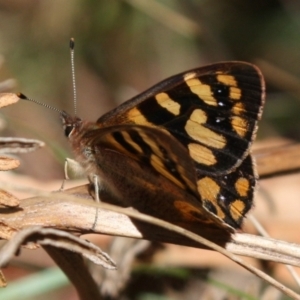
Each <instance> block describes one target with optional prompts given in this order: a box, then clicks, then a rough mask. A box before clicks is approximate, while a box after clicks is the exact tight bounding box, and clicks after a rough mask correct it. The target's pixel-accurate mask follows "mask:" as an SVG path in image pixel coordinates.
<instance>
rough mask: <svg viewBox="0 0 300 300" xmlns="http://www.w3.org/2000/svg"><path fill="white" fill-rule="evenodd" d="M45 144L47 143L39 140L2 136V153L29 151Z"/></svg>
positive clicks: (0, 144)
mask: <svg viewBox="0 0 300 300" xmlns="http://www.w3.org/2000/svg"><path fill="white" fill-rule="evenodd" d="M43 146H45V143H44V142H42V141H39V140H33V139H26V138H15V137H1V138H0V153H27V152H31V151H34V150H36V149H38V148H41V147H43Z"/></svg>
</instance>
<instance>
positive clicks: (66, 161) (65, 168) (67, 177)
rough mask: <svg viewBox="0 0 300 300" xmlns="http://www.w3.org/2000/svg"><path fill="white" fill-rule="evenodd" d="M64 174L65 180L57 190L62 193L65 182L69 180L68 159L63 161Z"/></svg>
mask: <svg viewBox="0 0 300 300" xmlns="http://www.w3.org/2000/svg"><path fill="white" fill-rule="evenodd" d="M64 173H65V178H64V179H63V181H62V183H61V186H60V188H59V191H60V192H63V191H64V189H65V183H66V181H67V180H69V179H70V178H69V175H68V158H66V159H65V163H64Z"/></svg>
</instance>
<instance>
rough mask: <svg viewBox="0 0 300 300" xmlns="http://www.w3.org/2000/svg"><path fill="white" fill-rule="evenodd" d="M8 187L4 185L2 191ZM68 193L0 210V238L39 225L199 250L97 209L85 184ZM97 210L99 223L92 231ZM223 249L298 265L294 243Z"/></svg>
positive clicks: (235, 243)
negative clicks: (142, 239)
mask: <svg viewBox="0 0 300 300" xmlns="http://www.w3.org/2000/svg"><path fill="white" fill-rule="evenodd" d="M7 187H8V186H7V185H5V186H4V185H3V188H6V189H7ZM10 187H11V186H10ZM26 191H27V192H28V189H27V190H26ZM31 192H33V189H31ZM35 192H36V191H35ZM66 192H67V191H66ZM68 193H70V194H71V195H73V196H70V195H67V194H65V193H45V192H44V193H43V195H44V196H45V197H46V196H47V198H44V197H41V196H38V197H34V198H28V199H24V200H22V201H21V205H20V209H18V210H14V209H11V210H9V209H5V210H1V209H0V237H2V238H3V239H10V238H11V237H12V234H14V233H15V232H17V231H19V230H21V229H23V228H25V227H28V226H35V225H40V226H44V227H53V228H56V229H62V230H68V231H72V232H79V233H81V234H84V233H88V232H94V233H99V234H108V235H115V236H124V237H131V238H138V239H141V238H144V239H147V240H153V241H159V242H168V243H173V244H179V245H184V246H191V247H197V248H201V245H199V244H198V243H196V242H194V241H191V240H190V239H187V238H185V237H182V236H180V235H178V234H175V233H172V232H170V231H167V230H164V229H159V230H154V228H153V226H151V225H149V224H145V223H137V222H133V220H132V219H130V218H129V217H127V216H126V215H125V214H124V213H123V212H124V211H125V212H127V211H128V210H126V209H125V210H124V209H122V208H118V209H120V210H121V211H120V213H116V212H114V211H109V210H105V209H101V208H99V207H98V206H97V204H96V203H95V202H94V201H93V200H92V198H91V197H90V196H89V195H88V192H87V186H85V185H84V186H79V187H77V188H73V189H70V190H68ZM74 195H77V196H81V197H83V198H79V197H75V196H74ZM84 198H86V199H84ZM103 205H104V204H103ZM112 207H114V206H112ZM97 208H98V214H99V215H98V222H97V224H96V226H95V228H94V230H92V228H93V226H94V222H95V218H96V210H97ZM9 212H10V213H9ZM49 212H51V213H49ZM226 248H227V249H228V250H230V251H231V252H232V253H235V254H239V255H244V256H250V257H254V258H258V259H266V260H270V261H274V262H280V263H286V264H290V265H295V266H300V247H299V245H296V244H291V243H286V242H283V241H278V240H274V239H267V238H263V237H260V236H254V235H249V234H245V233H243V234H238V233H237V234H235V235H234V236H233V237H232V241H231V242H229V243H227V245H226Z"/></svg>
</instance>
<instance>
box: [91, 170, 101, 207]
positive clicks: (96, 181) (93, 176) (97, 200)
mask: <svg viewBox="0 0 300 300" xmlns="http://www.w3.org/2000/svg"><path fill="white" fill-rule="evenodd" d="M92 178H93V183H94V188H95V200H96V202H101V200H100V198H99V178H98V176H97V175H96V174H93V175H92Z"/></svg>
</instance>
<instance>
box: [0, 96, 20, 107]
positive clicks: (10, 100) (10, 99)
mask: <svg viewBox="0 0 300 300" xmlns="http://www.w3.org/2000/svg"><path fill="white" fill-rule="evenodd" d="M19 100H20V99H19V97H18V96H17V95H16V94H13V93H0V108H1V107H5V106H8V105H11V104H14V103H17V102H18V101H19Z"/></svg>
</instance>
